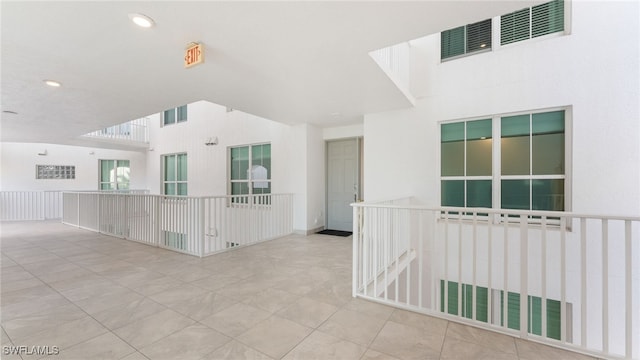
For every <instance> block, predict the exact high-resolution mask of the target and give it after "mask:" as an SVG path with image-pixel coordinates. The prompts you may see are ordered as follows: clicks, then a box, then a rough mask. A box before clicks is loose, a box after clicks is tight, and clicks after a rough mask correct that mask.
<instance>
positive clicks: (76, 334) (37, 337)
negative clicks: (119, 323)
mask: <svg viewBox="0 0 640 360" xmlns="http://www.w3.org/2000/svg"><path fill="white" fill-rule="evenodd" d="M107 332H108V330H107V329H106V328H105V327H104V326H102V325H101V324H100V323H99V322H97V321H96V320H94V319H93V318H91V317H89V316H86V317H84V318H81V319H79V320H75V321H71V322H67V323H65V324H62V325H60V326H56V327H52V328H49V329H46V330H42V331H39V332H37V333H30V334H26V335H25V336H23V337H17V338H15V339H13V338H12V340H13V341H14V343H16V344H20V345H24V346H38V345H40V346H43V345H50V346H57V347H59V348H60V350H63V349H66V348H69V347H72V346H73V345H76V344H79V343H82V342H84V341H86V340H89V339H92V338H94V337H96V336H98V335H102V334H104V333H107Z"/></svg>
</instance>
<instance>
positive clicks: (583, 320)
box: [580, 218, 587, 348]
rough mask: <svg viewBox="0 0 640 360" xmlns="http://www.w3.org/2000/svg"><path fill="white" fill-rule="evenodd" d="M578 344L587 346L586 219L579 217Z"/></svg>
mask: <svg viewBox="0 0 640 360" xmlns="http://www.w3.org/2000/svg"><path fill="white" fill-rule="evenodd" d="M580 346H582V347H583V348H586V347H587V219H586V218H580Z"/></svg>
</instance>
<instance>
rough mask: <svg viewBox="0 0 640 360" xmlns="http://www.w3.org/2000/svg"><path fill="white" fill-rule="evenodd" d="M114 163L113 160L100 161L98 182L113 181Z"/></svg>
mask: <svg viewBox="0 0 640 360" xmlns="http://www.w3.org/2000/svg"><path fill="white" fill-rule="evenodd" d="M114 164H115V161H113V160H100V181H101V182H110V181H112V180H111V179H113V180H115V174H114V173H113V170H114V166H115V165H114Z"/></svg>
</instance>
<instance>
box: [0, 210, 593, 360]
mask: <svg viewBox="0 0 640 360" xmlns="http://www.w3.org/2000/svg"><path fill="white" fill-rule="evenodd" d="M0 231H1V241H2V244H1V245H2V246H1V249H2V259H1V265H2V270H1V272H2V283H1V285H2V288H1V295H2V297H1V309H0V310H1V324H2V345H3V346H6V345H8V346H11V345H14V346H27V347H31V346H49V347H50V349H49V350H50V351H52V352H53V351H54V349H53V346H56V347H58V349H59V354H57V355H54V354H51V355H49V356H48V357H45V358H46V359H83V360H84V359H126V360H134V359H184V360H188V359H281V358H282V359H305V360H306V359H381V360H382V359H554V360H555V359H588V358H587V357H585V356H581V355H578V354H574V353H570V352H565V351H561V350H556V349H552V348H549V347H546V346H542V345H538V344H535V343H531V342H527V341H521V340H518V339H513V338H511V337H508V336H504V335H499V334H495V333H492V332H488V331H483V330H479V329H476V328H471V327H467V326H463V325H459V324H456V323H451V322H447V321H445V320H441V319H437V318H433V317H429V316H424V315H420V314H415V313H411V312H407V311H402V310H396V309H394V308H391V307H387V306H383V305H379V304H375V303H371V302H368V301H365V300H361V299H353V298H352V297H351V288H350V286H351V239H350V238H339V237H332V236H325V235H312V236H306V237H305V236H295V235H292V236H288V237H285V238H282V239H278V240H273V241H270V242H266V243H262V244H259V245H255V246H251V247H247V248H242V249H238V250H235V251H231V252H227V253H224V254H219V255H214V256H211V257H208V258H205V259H199V258H196V257H192V256H187V255H181V254H177V253H174V252H171V251H166V250H162V249H157V248H153V247H149V246H145V245H141V244H137V243H134V242H130V241H125V240H121V239H116V238H112V237H108V236H104V235H100V234H96V233H92V232H89V231H84V230H79V229H76V228H73V227H70V226H66V225H62V224H60V223H57V222H50V221H49V222H19V223H18V222H4V223H0ZM41 357H42V356H39V355H35V354H32V355H29V354H25V353H23V354H22V358H23V359H38V358H41ZM2 359H20V356H18V355H7V354H6V353H4V351H3V354H2Z"/></svg>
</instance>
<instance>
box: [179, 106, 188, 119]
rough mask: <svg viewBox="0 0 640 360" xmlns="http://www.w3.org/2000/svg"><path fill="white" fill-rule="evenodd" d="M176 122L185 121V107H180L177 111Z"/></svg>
mask: <svg viewBox="0 0 640 360" xmlns="http://www.w3.org/2000/svg"><path fill="white" fill-rule="evenodd" d="M176 110H177V121H178V122H180V121H187V105H182V106H180V107H178V108H177V109H176Z"/></svg>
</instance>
